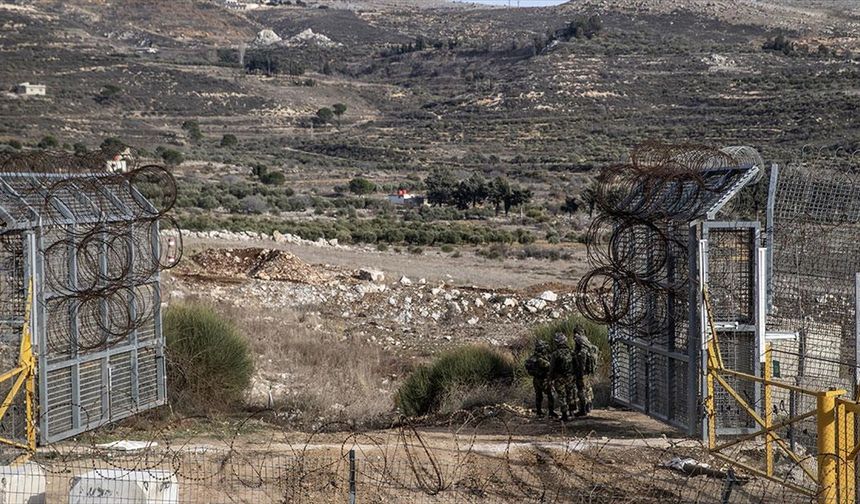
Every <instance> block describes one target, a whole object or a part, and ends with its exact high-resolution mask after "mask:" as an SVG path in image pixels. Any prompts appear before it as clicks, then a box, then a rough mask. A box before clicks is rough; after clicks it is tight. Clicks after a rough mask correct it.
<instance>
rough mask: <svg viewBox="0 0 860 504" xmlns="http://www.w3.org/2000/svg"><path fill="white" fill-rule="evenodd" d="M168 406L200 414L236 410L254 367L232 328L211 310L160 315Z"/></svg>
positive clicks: (186, 308) (188, 308) (191, 308)
mask: <svg viewBox="0 0 860 504" xmlns="http://www.w3.org/2000/svg"><path fill="white" fill-rule="evenodd" d="M164 335H165V339H166V343H167V358H168V360H167V379H168V382H169V384H170V386H169V387H168V390H169V394H170V401H171V403H172V404H173V406H174V407H175V408H177V409H180V410H183V411H186V412H201V411H205V410H212V409H216V410H218V409H220V410H224V409H228V408H231V407H235V406H236V405H237V404H239V403H240V402H241V400H242V394H243V393H244V391H245V389H246V388H247V387H248V385H249V384H250V382H251V375H252V374H253V371H254V364H253V361H252V360H251V355H250V352H249V348H248V343H247V342H246V341H245V340H244V339H243V338H242V336H241V335H240V334H239V331H238V330H237V329H236V326H235V325H234V324H233V323H232V322H231V321H229V320H226V319H224V318H222V317H221V316H219V315H218V314H217V313H216V312H215V311H214V310H213V309H211V308H209V307H206V306H200V305H174V306H171V307H170V308H168V309H167V311H166V313H165V314H164Z"/></svg>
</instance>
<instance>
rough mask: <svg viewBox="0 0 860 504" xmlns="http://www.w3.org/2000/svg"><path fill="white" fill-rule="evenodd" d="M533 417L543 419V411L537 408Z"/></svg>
mask: <svg viewBox="0 0 860 504" xmlns="http://www.w3.org/2000/svg"><path fill="white" fill-rule="evenodd" d="M535 416H537V417H538V418H543V410H541V409H540V408H538V409H537V410H536V411H535Z"/></svg>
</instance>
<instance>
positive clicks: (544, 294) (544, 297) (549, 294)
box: [538, 290, 558, 303]
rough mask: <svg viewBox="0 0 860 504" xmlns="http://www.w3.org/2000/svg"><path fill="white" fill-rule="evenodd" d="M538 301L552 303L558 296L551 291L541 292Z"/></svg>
mask: <svg viewBox="0 0 860 504" xmlns="http://www.w3.org/2000/svg"><path fill="white" fill-rule="evenodd" d="M538 299H542V300H544V301H548V302H550V303H554V302H556V301H558V294H556V293H555V292H553V291H551V290H548V291H543V292H542V293H541V295H540V296H538Z"/></svg>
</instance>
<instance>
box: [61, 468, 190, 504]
mask: <svg viewBox="0 0 860 504" xmlns="http://www.w3.org/2000/svg"><path fill="white" fill-rule="evenodd" d="M117 502H138V503H141V504H144V503H146V504H149V503H158V504H179V483H178V482H177V480H176V475H175V474H173V472H172V471H161V470H146V471H127V470H123V469H99V470H96V471H90V472H88V473H86V474H84V475H82V476H80V477H77V478H73V479H72V489H71V490H69V504H114V503H117Z"/></svg>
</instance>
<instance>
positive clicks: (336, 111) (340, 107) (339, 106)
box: [331, 103, 346, 128]
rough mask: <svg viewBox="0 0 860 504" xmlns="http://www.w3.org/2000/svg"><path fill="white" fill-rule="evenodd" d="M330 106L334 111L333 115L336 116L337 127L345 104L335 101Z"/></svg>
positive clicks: (343, 112) (344, 111)
mask: <svg viewBox="0 0 860 504" xmlns="http://www.w3.org/2000/svg"><path fill="white" fill-rule="evenodd" d="M331 108H332V112H334V115H336V116H337V126H338V128H339V127H340V118H341V116H342V115H343V114H345V113H346V105H344V104H343V103H335V104H334V105H332V106H331Z"/></svg>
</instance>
